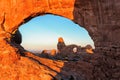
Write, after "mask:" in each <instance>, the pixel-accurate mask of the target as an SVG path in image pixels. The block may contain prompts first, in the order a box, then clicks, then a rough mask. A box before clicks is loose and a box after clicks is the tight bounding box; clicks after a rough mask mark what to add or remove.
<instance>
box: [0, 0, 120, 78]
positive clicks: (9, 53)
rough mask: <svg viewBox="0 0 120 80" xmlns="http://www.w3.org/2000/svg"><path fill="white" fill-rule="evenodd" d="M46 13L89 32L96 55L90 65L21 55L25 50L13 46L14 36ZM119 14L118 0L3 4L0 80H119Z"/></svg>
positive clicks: (4, 0)
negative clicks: (12, 37)
mask: <svg viewBox="0 0 120 80" xmlns="http://www.w3.org/2000/svg"><path fill="white" fill-rule="evenodd" d="M46 13H51V14H55V15H60V16H63V17H66V18H69V19H71V20H73V21H74V22H75V23H77V24H79V25H81V26H83V27H84V28H85V29H86V30H88V33H89V34H90V36H91V38H92V39H93V41H94V43H95V47H96V49H95V52H96V53H97V54H94V55H93V58H92V59H91V60H90V62H89V63H88V62H85V61H79V62H68V61H53V60H49V59H44V58H39V57H37V56H34V55H32V54H31V53H29V54H28V53H27V54H25V55H26V56H24V57H23V56H21V55H19V54H20V53H23V51H24V50H22V48H21V47H20V45H17V46H16V45H15V44H13V43H11V42H10V38H11V34H12V33H13V32H14V31H15V30H16V29H17V28H18V27H19V25H21V24H23V23H25V22H27V21H28V20H30V19H31V18H32V17H35V16H38V15H42V14H46ZM119 14H120V1H119V0H24V1H23V0H1V1H0V80H10V79H12V80H32V79H34V80H52V79H54V80H55V79H58V80H59V79H63V80H64V79H71V78H74V79H75V80H80V79H81V80H119V79H120V67H119V61H120V57H119V56H120V15H119ZM111 62H112V63H111ZM114 63H115V64H114Z"/></svg>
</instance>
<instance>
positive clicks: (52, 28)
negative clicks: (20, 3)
mask: <svg viewBox="0 0 120 80" xmlns="http://www.w3.org/2000/svg"><path fill="white" fill-rule="evenodd" d="M19 30H20V32H21V34H22V46H23V47H24V48H25V49H27V50H43V49H47V50H49V49H56V48H57V41H58V38H59V37H63V39H64V41H65V43H66V45H70V44H76V45H80V46H85V45H87V44H91V45H92V46H93V47H94V43H93V41H92V39H91V38H90V36H89V35H88V32H87V31H86V30H85V29H84V28H82V27H80V26H79V25H77V24H75V23H74V22H73V21H71V20H69V19H67V18H64V17H60V16H55V15H50V14H47V15H42V16H38V17H35V18H33V19H31V20H30V21H29V22H27V23H25V24H23V25H21V26H20V27H19Z"/></svg>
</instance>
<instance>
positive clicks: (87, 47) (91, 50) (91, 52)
mask: <svg viewBox="0 0 120 80" xmlns="http://www.w3.org/2000/svg"><path fill="white" fill-rule="evenodd" d="M85 48H86V52H87V53H89V54H93V53H94V52H93V48H92V46H91V45H89V44H88V45H86V46H85Z"/></svg>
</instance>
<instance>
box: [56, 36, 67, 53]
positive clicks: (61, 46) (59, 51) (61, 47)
mask: <svg viewBox="0 0 120 80" xmlns="http://www.w3.org/2000/svg"><path fill="white" fill-rule="evenodd" d="M64 47H66V45H65V43H64V40H63V38H62V37H60V38H58V43H57V49H58V53H61V51H62V49H63V48H64Z"/></svg>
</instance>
